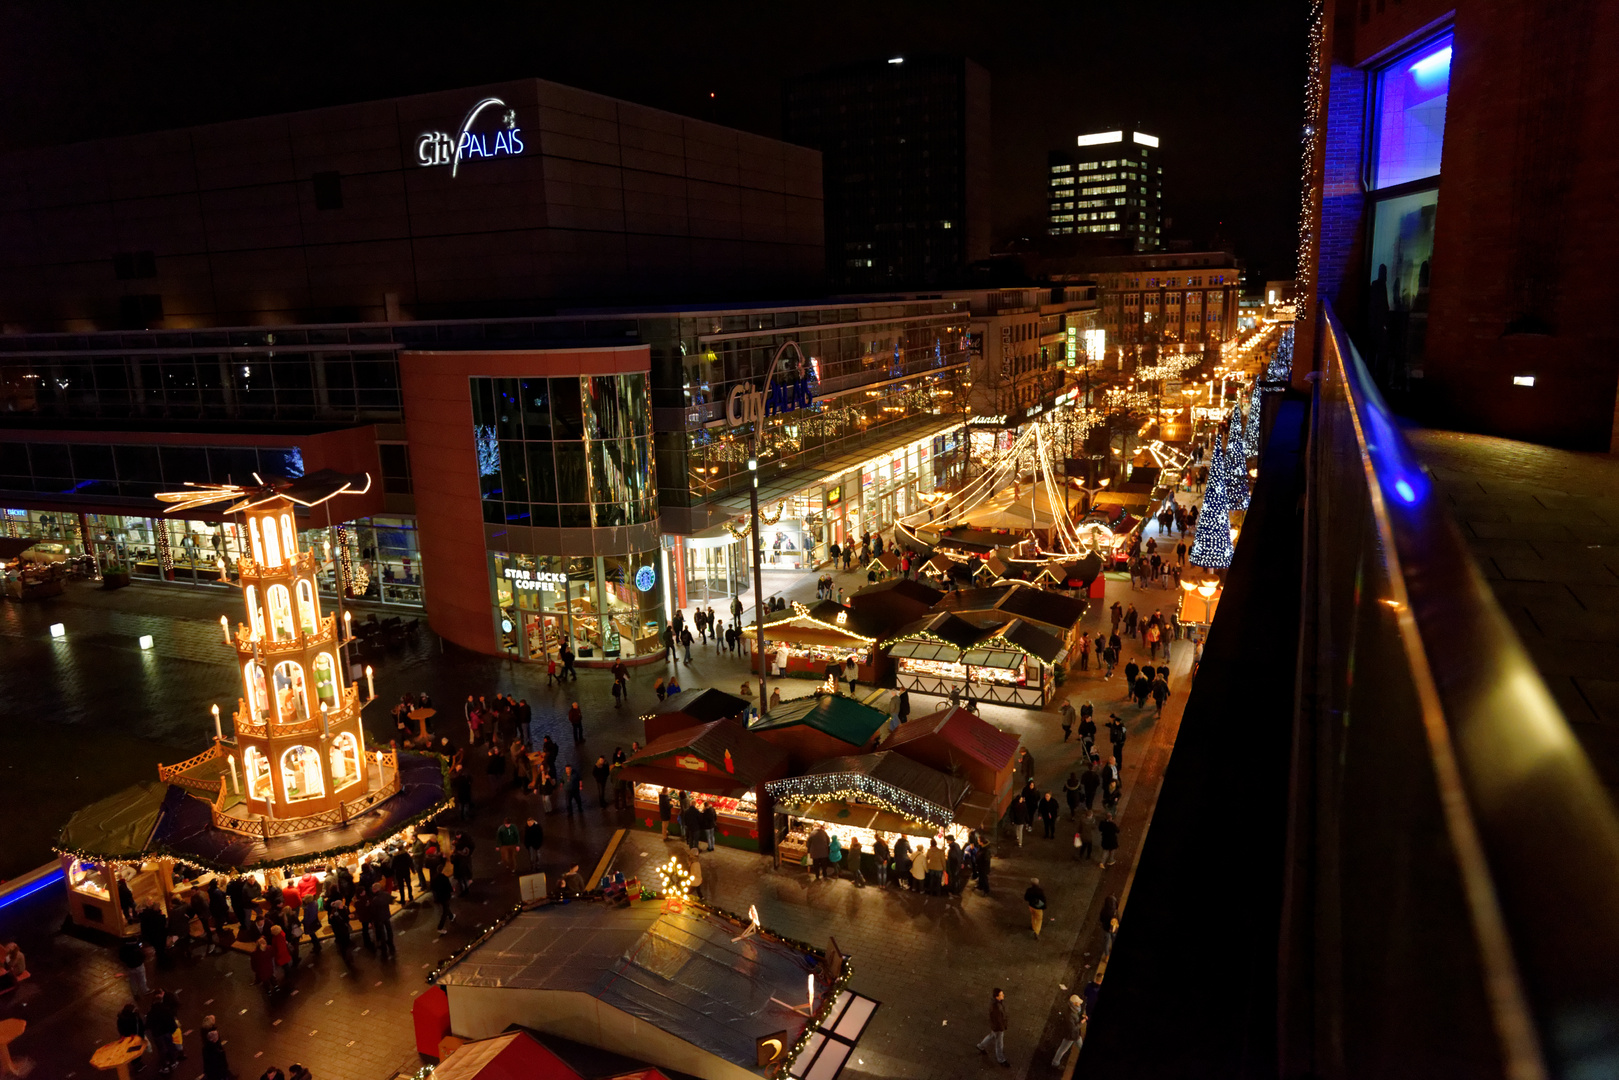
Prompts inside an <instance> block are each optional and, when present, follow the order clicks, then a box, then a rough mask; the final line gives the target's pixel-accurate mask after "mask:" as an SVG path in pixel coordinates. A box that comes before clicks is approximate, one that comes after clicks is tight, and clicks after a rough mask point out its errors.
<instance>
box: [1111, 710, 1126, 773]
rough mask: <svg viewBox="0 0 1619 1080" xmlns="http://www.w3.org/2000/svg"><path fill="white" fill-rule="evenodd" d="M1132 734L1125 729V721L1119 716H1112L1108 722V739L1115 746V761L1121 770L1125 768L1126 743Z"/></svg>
mask: <svg viewBox="0 0 1619 1080" xmlns="http://www.w3.org/2000/svg"><path fill="white" fill-rule="evenodd" d="M1129 737H1130V733H1129V732H1128V731H1126V730H1125V729H1124V721H1123V720H1121V719H1119V717H1118V716H1117V715H1110V716H1109V717H1108V721H1107V739H1108V742H1110V743H1112V744H1113V760H1114V761H1116V762H1118V765H1119V768H1121V769H1122V768H1124V741H1125V740H1126V739H1127V738H1129Z"/></svg>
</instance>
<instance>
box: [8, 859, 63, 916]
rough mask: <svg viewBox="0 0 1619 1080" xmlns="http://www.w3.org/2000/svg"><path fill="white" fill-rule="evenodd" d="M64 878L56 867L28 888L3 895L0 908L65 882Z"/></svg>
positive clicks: (59, 868) (60, 870)
mask: <svg viewBox="0 0 1619 1080" xmlns="http://www.w3.org/2000/svg"><path fill="white" fill-rule="evenodd" d="M66 877H67V875H66V874H65V873H63V871H62V869H61V867H57V868H56V869H55V870H52V871H51V872H50V873H48V874H46V875H45V876H44V877H42V878H40V879H39V880H38V881H36V882H34V883H33V884H31V885H29V886H28V888H26V889H18V890H17V891H16V892H10V893H6V894H5V895H3V896H0V908H5V907H10V906H11V905H12V904H15V903H16V902H17V901H19V900H25V899H27V898H28V897H30V896H33V895H34V894H35V893H37V892H39V891H40V890H41V889H47V888H49V887H50V886H52V885H56V884H58V883H60V882H63V881H65V880H66Z"/></svg>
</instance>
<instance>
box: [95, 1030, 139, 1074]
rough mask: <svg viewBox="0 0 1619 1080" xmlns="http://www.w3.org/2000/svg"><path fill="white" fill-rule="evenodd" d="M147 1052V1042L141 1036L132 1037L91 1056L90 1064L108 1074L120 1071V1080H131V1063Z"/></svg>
mask: <svg viewBox="0 0 1619 1080" xmlns="http://www.w3.org/2000/svg"><path fill="white" fill-rule="evenodd" d="M145 1051H146V1042H145V1040H143V1039H142V1038H141V1037H140V1036H139V1035H130V1036H128V1037H127V1038H123V1039H119V1040H118V1041H117V1042H110V1043H108V1044H107V1045H106V1046H103V1047H102V1048H101V1049H99V1050H97V1051H96V1052H95V1053H94V1054H92V1055H90V1064H91V1065H93V1066H95V1067H96V1068H97V1069H100V1070H101V1071H102V1072H108V1071H110V1070H112V1069H117V1070H118V1080H129V1063H130V1062H131V1061H134V1060H135V1059H136V1058H138V1057H140V1056H141V1054H143V1053H145Z"/></svg>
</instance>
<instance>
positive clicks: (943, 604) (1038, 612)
mask: <svg viewBox="0 0 1619 1080" xmlns="http://www.w3.org/2000/svg"><path fill="white" fill-rule="evenodd" d="M1087 570H1088V571H1091V572H1092V573H1093V576H1094V573H1097V572H1100V570H1101V560H1099V559H1097V558H1096V557H1095V556H1094V555H1093V556H1090V557H1089V560H1088V562H1087V564H1086V566H1085V567H1081V568H1079V569H1078V571H1077V572H1080V573H1083V572H1086V571H1087ZM1063 572H1064V573H1066V572H1067V571H1066V568H1065V570H1064V571H1063ZM1088 607H1089V604H1088V603H1087V602H1086V601H1085V600H1082V599H1079V598H1077V597H1073V596H1067V595H1064V594H1062V593H1058V592H1052V591H1051V590H1049V589H1042V588H1038V587H1036V586H1033V585H1030V584H1027V583H1025V582H1021V581H1012V582H1003V583H1001V584H999V585H995V586H992V587H989V588H979V589H963V590H961V591H960V592H954V593H950V594H949V595H947V596H945V597H943V598H941V599H940V601H939V604H938V609H937V610H939V611H948V612H951V613H952V614H955V615H959V616H960V617H961V618H963V619H965V620H966V621H968V622H970V623H972V624H973V625H974V626H980V627H982V626H1002V625H1005V624H1006V623H1007V622H1008V621H1010V620H1012V619H1021V620H1022V621H1023V622H1024V623H1026V624H1028V625H1030V626H1033V627H1034V628H1036V629H1038V630H1043V631H1045V632H1046V633H1048V634H1050V635H1051V636H1052V637H1054V638H1056V639H1057V640H1058V641H1060V642H1062V644H1063V647H1064V648H1066V649H1070V650H1072V649H1073V648H1075V647H1076V646H1077V645H1078V644H1079V635H1080V633H1081V631H1080V621H1081V620H1082V619H1083V618H1084V617H1085V611H1086V609H1087V608H1088Z"/></svg>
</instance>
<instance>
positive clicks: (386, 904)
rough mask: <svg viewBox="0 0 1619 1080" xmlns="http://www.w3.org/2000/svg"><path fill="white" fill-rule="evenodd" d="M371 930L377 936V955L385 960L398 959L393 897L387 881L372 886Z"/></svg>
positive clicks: (379, 881)
mask: <svg viewBox="0 0 1619 1080" xmlns="http://www.w3.org/2000/svg"><path fill="white" fill-rule="evenodd" d="M371 928H372V929H373V930H374V931H376V935H377V955H378V956H379V957H381V958H382V959H384V960H390V959H397V958H398V956H399V950H398V949H396V948H395V947H394V909H393V896H392V895H391V894H390V893H389V892H388V883H387V882H385V881H381V880H378V881H375V882H373V883H372V885H371Z"/></svg>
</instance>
